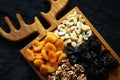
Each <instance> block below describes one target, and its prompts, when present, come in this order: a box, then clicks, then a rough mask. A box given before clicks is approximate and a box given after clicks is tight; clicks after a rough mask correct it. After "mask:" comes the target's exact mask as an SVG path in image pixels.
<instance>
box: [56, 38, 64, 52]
mask: <svg viewBox="0 0 120 80" xmlns="http://www.w3.org/2000/svg"><path fill="white" fill-rule="evenodd" d="M55 46H56V49H57V50H63V49H64V47H65V45H64V41H63V40H62V39H58V40H57V41H56V43H55Z"/></svg>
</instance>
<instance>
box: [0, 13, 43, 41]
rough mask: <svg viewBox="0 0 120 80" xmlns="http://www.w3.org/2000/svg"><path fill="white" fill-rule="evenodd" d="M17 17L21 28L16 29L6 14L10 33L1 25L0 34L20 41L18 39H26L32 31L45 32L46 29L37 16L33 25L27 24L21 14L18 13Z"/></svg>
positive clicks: (11, 39)
mask: <svg viewBox="0 0 120 80" xmlns="http://www.w3.org/2000/svg"><path fill="white" fill-rule="evenodd" d="M16 17H17V20H18V22H19V24H20V27H21V28H20V29H19V30H16V29H15V27H14V25H13V24H12V22H11V20H10V19H9V18H8V17H7V16H6V17H5V21H6V23H7V24H8V26H9V28H10V33H6V32H5V31H4V30H3V29H2V28H1V27H0V34H1V35H2V36H3V37H4V38H6V39H8V40H10V41H18V40H21V39H24V38H25V37H27V36H28V35H30V34H32V33H35V32H38V33H40V34H43V33H44V32H45V29H44V28H43V26H42V24H41V23H40V21H39V20H38V18H37V17H35V18H34V20H35V21H34V23H33V24H31V25H28V24H26V23H25V22H24V20H23V18H22V16H21V15H20V14H16Z"/></svg>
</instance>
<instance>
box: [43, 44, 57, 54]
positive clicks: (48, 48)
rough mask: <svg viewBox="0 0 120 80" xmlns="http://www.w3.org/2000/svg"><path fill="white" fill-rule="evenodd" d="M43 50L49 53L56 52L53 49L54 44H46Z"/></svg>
mask: <svg viewBox="0 0 120 80" xmlns="http://www.w3.org/2000/svg"><path fill="white" fill-rule="evenodd" d="M45 50H46V51H47V52H49V51H56V47H55V45H54V44H52V43H49V42H48V43H46V44H45Z"/></svg>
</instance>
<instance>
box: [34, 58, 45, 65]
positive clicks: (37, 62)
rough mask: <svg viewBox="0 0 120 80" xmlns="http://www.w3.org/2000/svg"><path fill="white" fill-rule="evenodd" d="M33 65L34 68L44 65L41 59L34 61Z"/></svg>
mask: <svg viewBox="0 0 120 80" xmlns="http://www.w3.org/2000/svg"><path fill="white" fill-rule="evenodd" d="M33 63H34V65H35V66H37V67H40V66H41V65H42V64H44V61H43V60H41V59H35V60H34V62H33Z"/></svg>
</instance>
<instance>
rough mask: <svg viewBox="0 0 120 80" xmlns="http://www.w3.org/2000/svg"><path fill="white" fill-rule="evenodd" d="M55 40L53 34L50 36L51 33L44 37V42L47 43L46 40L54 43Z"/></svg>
mask: <svg viewBox="0 0 120 80" xmlns="http://www.w3.org/2000/svg"><path fill="white" fill-rule="evenodd" d="M56 40H57V38H56V37H55V36H52V35H48V36H46V37H45V39H44V41H45V43H48V42H50V43H55V42H56Z"/></svg>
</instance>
